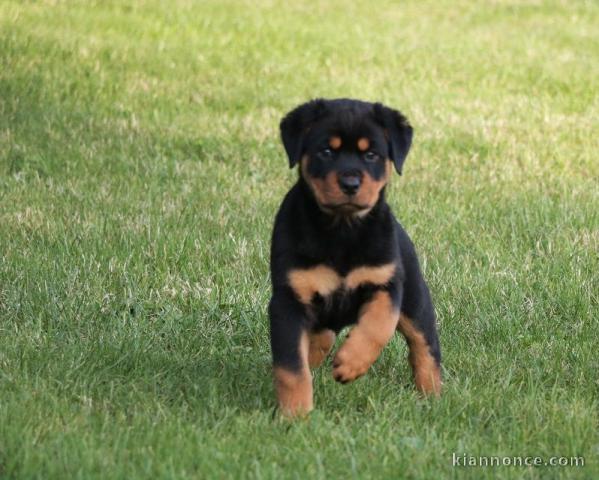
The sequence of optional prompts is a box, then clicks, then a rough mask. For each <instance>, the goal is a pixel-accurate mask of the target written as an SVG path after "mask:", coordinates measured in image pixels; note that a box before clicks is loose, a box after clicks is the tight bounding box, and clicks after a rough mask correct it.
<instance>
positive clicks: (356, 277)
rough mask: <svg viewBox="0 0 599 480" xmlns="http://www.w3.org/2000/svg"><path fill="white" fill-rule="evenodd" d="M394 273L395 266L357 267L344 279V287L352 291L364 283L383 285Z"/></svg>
mask: <svg viewBox="0 0 599 480" xmlns="http://www.w3.org/2000/svg"><path fill="white" fill-rule="evenodd" d="M394 273H395V264H394V263H387V264H386V265H380V266H378V267H358V268H356V269H354V270H352V271H351V272H349V274H348V275H347V277H345V285H346V287H347V288H348V289H350V290H354V289H356V288H358V287H359V286H360V285H363V284H365V283H368V284H372V285H385V284H386V283H388V282H389V280H391V278H392V277H393V274H394Z"/></svg>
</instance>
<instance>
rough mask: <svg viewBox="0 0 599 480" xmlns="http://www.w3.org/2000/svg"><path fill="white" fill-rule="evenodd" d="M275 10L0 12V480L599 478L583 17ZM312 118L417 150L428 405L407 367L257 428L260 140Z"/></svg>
mask: <svg viewBox="0 0 599 480" xmlns="http://www.w3.org/2000/svg"><path fill="white" fill-rule="evenodd" d="M291 3H293V5H288V4H287V3H286V2H275V1H260V2H249V1H247V2H243V1H216V0H215V1H205V2H191V1H185V0H178V1H173V2H158V1H141V0H140V1H135V2H127V3H126V5H125V2H120V1H96V2H93V1H68V2H62V1H38V2H33V1H31V2H29V1H6V0H5V1H2V2H0V225H1V227H0V477H2V478H34V477H38V478H57V479H58V478H61V479H62V478H67V477H79V478H127V479H132V478H224V477H228V476H230V477H239V478H276V479H279V478H337V477H339V478H400V477H405V478H441V477H447V476H458V475H460V476H465V477H470V478H477V479H478V478H497V477H499V478H521V477H524V478H541V477H543V478H556V477H557V478H593V477H594V478H597V477H599V460H598V457H599V438H598V435H597V429H598V427H599V425H598V423H599V415H598V411H597V407H598V406H599V402H598V393H599V381H598V375H597V371H598V370H599V360H598V356H597V351H598V347H599V342H598V332H599V329H598V311H599V309H598V302H597V300H598V299H597V294H598V290H599V279H598V270H599V259H598V248H599V219H598V216H597V215H598V214H597V212H598V211H599V195H598V186H597V180H598V177H599V163H598V161H597V155H598V151H599V140H598V138H599V135H598V130H597V126H598V124H599V97H598V92H599V34H598V32H599V31H598V30H597V25H598V24H599V6H598V4H597V3H596V2H583V1H568V2H565V1H564V2H556V1H549V2H535V1H528V2H527V1H521V2H516V1H498V2H485V3H480V4H479V3H475V2H469V1H460V2H454V1H451V2H449V1H447V2H438V1H434V2H433V1H431V2H419V1H418V2H417V1H414V2H401V3H398V2H387V1H380V2H377V3H376V6H375V4H373V3H372V2H366V1H359V2H341V1H331V2H317V3H313V2H301V3H297V2H291ZM315 96H325V97H337V96H349V97H358V98H363V99H370V100H380V101H384V102H387V103H388V104H390V105H391V106H394V107H396V108H400V109H401V110H402V111H403V112H404V113H405V114H406V115H407V116H408V118H410V120H411V121H412V123H413V125H414V126H415V132H416V134H415V144H414V147H413V150H412V152H411V154H410V156H409V158H408V161H407V163H406V168H405V169H404V176H403V177H396V178H395V179H394V180H393V184H392V185H391V186H390V189H389V198H390V203H391V204H392V206H393V208H394V210H395V212H396V214H397V216H398V218H399V219H400V220H401V221H402V223H403V224H404V225H405V227H406V229H407V230H408V232H409V233H410V234H411V235H412V237H413V239H414V241H415V243H416V245H417V246H418V249H419V252H420V256H421V260H422V263H423V266H424V270H425V274H426V277H427V278H428V280H429V283H430V286H431V289H432V292H433V296H434V299H435V304H436V308H437V311H438V316H439V322H440V335H441V341H442V345H443V349H444V350H443V353H444V360H445V364H444V371H445V379H446V389H445V395H444V396H443V397H442V399H441V400H439V401H423V400H419V399H418V397H417V396H416V395H415V393H414V391H413V389H412V384H411V380H410V373H409V369H408V365H407V362H406V361H405V356H406V348H405V346H404V345H403V341H401V339H400V338H398V339H397V340H396V341H394V342H392V344H391V345H389V347H388V348H387V349H386V351H385V352H384V354H383V356H382V358H381V359H380V360H379V362H378V363H377V364H376V366H375V367H374V368H373V370H372V371H371V372H370V374H369V375H368V376H367V377H365V378H363V379H361V380H359V381H358V382H356V383H355V384H352V385H350V386H340V385H338V384H336V383H335V382H334V381H333V380H332V378H331V374H330V364H327V365H325V366H323V367H322V368H321V369H320V370H319V371H317V372H316V373H315V392H316V394H315V395H316V396H315V400H316V406H317V409H316V410H315V412H314V413H313V414H312V415H311V417H310V418H309V419H308V420H305V421H300V422H296V423H291V424H289V423H287V422H284V421H280V420H279V419H277V418H273V407H274V400H273V392H272V386H271V380H270V375H269V369H270V367H269V361H270V352H269V346H268V345H269V343H268V328H267V316H266V305H267V302H268V298H269V279H268V249H269V241H270V229H271V225H272V219H273V216H274V213H275V211H276V208H277V206H278V204H279V202H280V200H281V198H282V196H283V195H284V193H285V191H286V190H287V189H288V188H289V186H290V185H291V183H292V182H293V181H294V178H295V175H296V172H293V171H289V170H288V169H287V166H286V160H285V158H284V152H283V149H282V147H281V145H280V143H279V140H278V131H277V128H278V121H279V119H280V117H281V116H282V115H283V114H284V113H285V112H286V111H287V110H289V109H290V108H292V107H293V106H295V105H296V104H297V103H299V102H301V101H304V100H306V99H308V98H312V97H315ZM452 452H455V453H457V454H458V455H461V454H463V453H465V454H468V455H507V456H513V455H520V456H525V455H533V456H536V455H538V456H543V457H544V459H548V457H550V456H553V455H557V456H584V457H585V461H586V465H585V467H582V468H581V467H578V468H577V467H561V468H560V467H553V468H549V467H541V468H534V469H533V468H524V467H512V468H509V467H502V468H486V469H481V468H469V469H468V468H463V467H461V468H458V467H452V464H451V460H452Z"/></svg>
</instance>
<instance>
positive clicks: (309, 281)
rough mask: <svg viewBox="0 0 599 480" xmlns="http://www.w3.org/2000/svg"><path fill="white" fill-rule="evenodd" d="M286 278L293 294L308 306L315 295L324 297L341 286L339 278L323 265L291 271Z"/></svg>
mask: <svg viewBox="0 0 599 480" xmlns="http://www.w3.org/2000/svg"><path fill="white" fill-rule="evenodd" d="M287 278H288V280H289V285H291V288H292V289H293V291H294V292H295V294H296V295H297V296H298V297H299V299H300V301H301V302H302V303H305V304H309V303H310V302H311V301H312V297H313V296H314V295H315V294H316V293H318V294H319V295H321V296H322V297H326V296H328V295H330V294H331V293H333V292H334V291H335V290H337V289H338V288H339V287H340V286H341V277H340V276H339V275H338V274H337V272H335V270H333V269H332V268H330V267H327V266H325V265H317V266H316V267H312V268H306V269H301V270H300V269H297V270H291V271H290V272H289V273H288V274H287Z"/></svg>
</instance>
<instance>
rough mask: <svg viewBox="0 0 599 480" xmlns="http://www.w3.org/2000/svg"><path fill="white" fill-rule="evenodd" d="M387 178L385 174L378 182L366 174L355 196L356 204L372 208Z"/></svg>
mask: <svg viewBox="0 0 599 480" xmlns="http://www.w3.org/2000/svg"><path fill="white" fill-rule="evenodd" d="M387 176H388V175H387V174H386V173H385V175H384V176H383V177H382V178H381V179H380V180H375V179H374V178H372V177H371V176H370V175H369V174H368V173H365V174H364V177H363V178H362V185H361V187H360V190H358V193H357V194H356V203H359V204H360V205H371V206H374V204H375V203H376V201H377V200H378V198H379V193H380V192H381V190H382V189H383V187H384V186H385V184H386V183H387Z"/></svg>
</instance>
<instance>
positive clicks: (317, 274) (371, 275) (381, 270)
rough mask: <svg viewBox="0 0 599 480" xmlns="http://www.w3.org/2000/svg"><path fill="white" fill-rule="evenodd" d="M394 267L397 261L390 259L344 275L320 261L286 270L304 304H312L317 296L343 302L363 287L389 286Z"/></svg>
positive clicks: (325, 299)
mask: <svg viewBox="0 0 599 480" xmlns="http://www.w3.org/2000/svg"><path fill="white" fill-rule="evenodd" d="M395 270H396V264H395V263H394V262H390V263H384V264H379V265H361V266H358V267H355V268H353V269H350V270H349V271H347V272H345V273H344V274H341V273H340V272H339V271H338V270H336V269H335V268H333V267H331V266H329V265H325V264H318V265H314V266H312V267H309V268H294V269H291V270H290V271H289V272H288V273H287V281H288V283H289V286H290V287H291V288H292V289H293V291H294V292H295V294H296V296H297V298H299V300H300V301H301V302H302V303H303V304H305V305H312V304H313V303H314V301H315V299H318V298H320V299H323V300H324V301H325V303H326V302H327V300H330V299H332V298H335V299H337V300H338V301H342V300H343V298H345V297H349V296H352V294H354V293H356V292H357V291H358V290H359V289H360V288H361V287H368V286H370V287H373V286H374V287H376V286H382V285H386V284H388V283H389V282H390V281H391V280H392V279H393V276H394V274H395ZM336 303H337V302H336Z"/></svg>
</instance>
